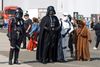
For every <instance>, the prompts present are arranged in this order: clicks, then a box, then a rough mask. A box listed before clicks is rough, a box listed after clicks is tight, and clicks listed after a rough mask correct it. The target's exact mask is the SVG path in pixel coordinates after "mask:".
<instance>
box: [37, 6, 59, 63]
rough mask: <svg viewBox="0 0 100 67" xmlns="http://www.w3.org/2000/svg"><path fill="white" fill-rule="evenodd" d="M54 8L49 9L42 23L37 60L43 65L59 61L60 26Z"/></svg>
mask: <svg viewBox="0 0 100 67" xmlns="http://www.w3.org/2000/svg"><path fill="white" fill-rule="evenodd" d="M54 14H56V12H55V10H54V7H53V6H49V7H48V8H47V15H46V16H44V17H43V18H42V20H41V23H40V33H39V41H38V45H37V54H36V59H37V60H38V61H40V62H42V63H47V62H49V61H53V62H54V61H57V46H58V37H59V33H60V24H59V20H58V18H57V17H56V16H54Z"/></svg>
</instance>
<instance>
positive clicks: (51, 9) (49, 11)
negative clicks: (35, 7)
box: [47, 6, 56, 15]
mask: <svg viewBox="0 0 100 67" xmlns="http://www.w3.org/2000/svg"><path fill="white" fill-rule="evenodd" d="M53 14H56V12H55V9H54V7H53V6H49V7H48V8H47V15H53Z"/></svg>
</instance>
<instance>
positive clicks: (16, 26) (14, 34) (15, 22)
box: [8, 8, 24, 65]
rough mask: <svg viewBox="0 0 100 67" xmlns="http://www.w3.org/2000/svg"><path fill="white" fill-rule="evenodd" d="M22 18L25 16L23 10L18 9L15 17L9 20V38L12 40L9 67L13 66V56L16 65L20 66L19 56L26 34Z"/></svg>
mask: <svg viewBox="0 0 100 67" xmlns="http://www.w3.org/2000/svg"><path fill="white" fill-rule="evenodd" d="M22 16H23V10H22V9H21V8H17V9H16V12H15V17H13V18H11V19H10V20H9V25H8V37H9V40H10V52H9V65H12V59H13V55H14V64H19V62H18V56H19V51H20V45H21V42H22V39H23V33H24V21H23V19H22Z"/></svg>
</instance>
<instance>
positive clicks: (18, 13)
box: [15, 7, 23, 19]
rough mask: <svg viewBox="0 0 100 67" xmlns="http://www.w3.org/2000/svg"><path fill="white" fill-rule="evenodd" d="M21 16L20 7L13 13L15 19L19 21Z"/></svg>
mask: <svg viewBox="0 0 100 67" xmlns="http://www.w3.org/2000/svg"><path fill="white" fill-rule="evenodd" d="M22 16H23V10H22V9H21V8H20V7H18V8H17V9H16V11H15V17H16V18H18V19H20V18H22Z"/></svg>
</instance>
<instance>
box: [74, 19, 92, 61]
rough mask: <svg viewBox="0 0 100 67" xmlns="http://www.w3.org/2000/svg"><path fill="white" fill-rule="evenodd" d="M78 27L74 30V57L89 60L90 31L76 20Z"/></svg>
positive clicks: (81, 22)
mask: <svg viewBox="0 0 100 67" xmlns="http://www.w3.org/2000/svg"><path fill="white" fill-rule="evenodd" d="M77 23H78V28H77V29H76V30H75V31H76V59H77V60H85V61H86V60H90V52H89V42H91V37H90V32H89V30H88V29H87V27H86V25H85V23H84V22H83V21H81V20H77Z"/></svg>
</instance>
